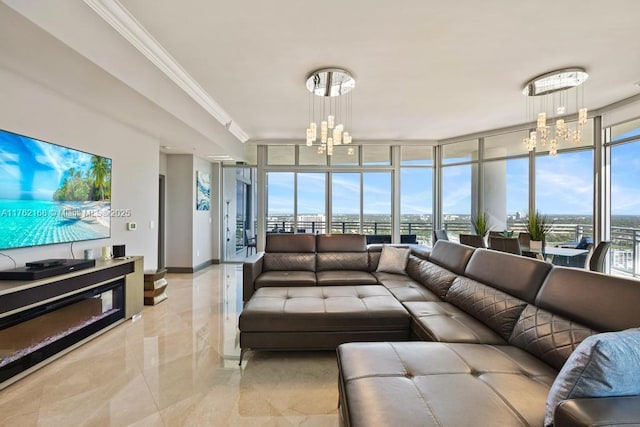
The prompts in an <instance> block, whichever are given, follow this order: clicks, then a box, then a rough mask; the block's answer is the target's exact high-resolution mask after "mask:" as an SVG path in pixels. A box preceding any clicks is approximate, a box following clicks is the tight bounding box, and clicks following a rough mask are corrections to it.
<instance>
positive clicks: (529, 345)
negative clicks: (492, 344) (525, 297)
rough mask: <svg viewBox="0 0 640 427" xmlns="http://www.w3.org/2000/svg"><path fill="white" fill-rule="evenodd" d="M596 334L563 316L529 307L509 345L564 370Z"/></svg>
mask: <svg viewBox="0 0 640 427" xmlns="http://www.w3.org/2000/svg"><path fill="white" fill-rule="evenodd" d="M596 333H597V331H594V330H593V329H590V328H588V327H586V326H584V325H581V324H579V323H576V322H573V321H571V320H568V319H566V318H564V317H562V316H559V315H557V314H554V313H551V312H549V311H546V310H543V309H541V308H538V307H535V306H533V305H527V306H526V307H525V309H524V310H523V312H522V314H521V315H520V318H519V319H518V321H517V322H516V326H515V328H514V329H513V333H512V334H511V337H510V338H509V343H510V344H511V345H515V346H516V347H519V348H521V349H523V350H526V351H528V352H529V353H531V354H533V355H534V356H537V357H539V358H540V359H541V360H544V361H545V362H547V363H548V364H549V365H550V366H553V367H554V368H556V369H560V368H562V365H564V363H565V362H566V361H567V359H568V358H569V356H570V355H571V353H572V352H573V350H575V349H576V347H577V346H578V344H580V343H581V342H582V341H584V340H585V339H586V338H588V337H590V336H591V335H595V334H596Z"/></svg>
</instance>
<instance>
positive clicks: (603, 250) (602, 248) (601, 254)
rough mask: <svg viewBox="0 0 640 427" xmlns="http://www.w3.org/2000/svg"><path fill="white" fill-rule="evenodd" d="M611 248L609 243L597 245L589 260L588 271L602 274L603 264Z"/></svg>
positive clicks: (603, 242)
mask: <svg viewBox="0 0 640 427" xmlns="http://www.w3.org/2000/svg"><path fill="white" fill-rule="evenodd" d="M610 246H611V242H608V241H602V242H600V243H598V245H597V246H596V248H595V249H594V251H593V254H592V255H591V259H590V260H589V270H591V271H599V272H600V273H604V262H605V260H606V259H607V258H606V256H607V251H608V250H609V247H610Z"/></svg>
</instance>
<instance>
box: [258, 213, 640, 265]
mask: <svg viewBox="0 0 640 427" xmlns="http://www.w3.org/2000/svg"><path fill="white" fill-rule="evenodd" d="M443 228H444V229H445V230H446V231H447V234H448V235H449V238H450V239H451V240H452V241H459V236H460V234H465V233H471V232H472V228H471V224H470V223H469V222H468V221H445V222H444V224H443ZM507 228H508V230H510V231H513V233H514V235H515V236H517V235H518V233H520V232H524V231H525V228H524V225H523V224H522V223H521V222H519V221H518V222H516V221H509V223H508V224H507ZM267 230H268V232H279V233H285V232H286V233H291V232H298V233H310V234H323V233H325V232H326V228H325V222H324V221H298V222H297V229H296V230H295V231H294V221H293V220H292V219H286V220H277V221H273V220H272V221H267ZM359 232H360V223H359V222H358V221H334V222H333V224H332V227H331V233H343V234H346V233H354V234H355V233H359ZM432 232H433V226H432V223H431V222H430V221H429V222H427V221H425V222H401V223H400V233H401V234H415V235H416V237H417V241H418V243H419V244H422V245H426V246H429V245H431V244H432ZM362 234H391V224H390V223H389V222H378V221H364V222H363V223H362ZM592 236H593V226H592V225H591V224H554V225H553V229H552V230H551V232H550V233H549V234H548V235H547V244H559V243H567V242H578V241H580V239H582V238H583V237H592ZM609 260H610V265H611V269H612V272H613V274H618V275H628V276H633V277H640V228H630V227H611V249H610V251H609Z"/></svg>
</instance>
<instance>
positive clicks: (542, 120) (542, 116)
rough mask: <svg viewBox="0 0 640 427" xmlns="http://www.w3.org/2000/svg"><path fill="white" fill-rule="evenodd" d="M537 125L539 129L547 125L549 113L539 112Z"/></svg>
mask: <svg viewBox="0 0 640 427" xmlns="http://www.w3.org/2000/svg"><path fill="white" fill-rule="evenodd" d="M536 127H537V129H538V130H540V129H543V128H545V127H547V113H539V114H538V121H537V123H536Z"/></svg>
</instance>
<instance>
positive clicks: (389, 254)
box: [376, 245, 411, 274]
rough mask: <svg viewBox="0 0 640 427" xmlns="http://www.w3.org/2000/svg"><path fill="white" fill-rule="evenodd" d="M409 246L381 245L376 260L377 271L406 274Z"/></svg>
mask: <svg viewBox="0 0 640 427" xmlns="http://www.w3.org/2000/svg"><path fill="white" fill-rule="evenodd" d="M410 253H411V249H409V248H394V247H393V246H387V245H385V246H383V247H382V253H381V254H380V262H378V268H377V269H376V271H377V272H384V273H393V274H407V262H409V254H410Z"/></svg>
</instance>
